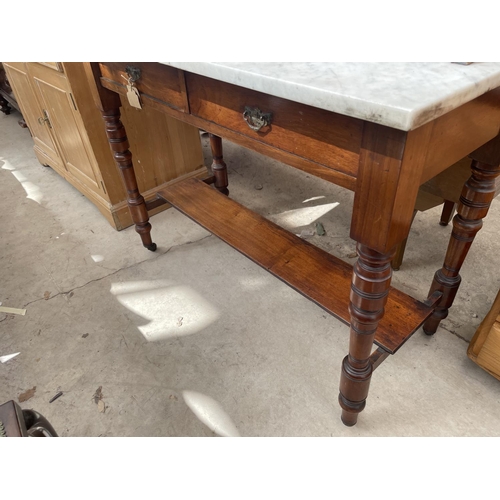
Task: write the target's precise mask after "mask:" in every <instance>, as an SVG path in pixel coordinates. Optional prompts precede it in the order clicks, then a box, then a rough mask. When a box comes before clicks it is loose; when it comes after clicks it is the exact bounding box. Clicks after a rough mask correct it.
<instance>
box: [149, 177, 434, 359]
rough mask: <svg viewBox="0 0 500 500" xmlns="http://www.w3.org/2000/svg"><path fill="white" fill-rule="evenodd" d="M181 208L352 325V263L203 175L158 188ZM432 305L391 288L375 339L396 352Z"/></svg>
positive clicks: (172, 202)
mask: <svg viewBox="0 0 500 500" xmlns="http://www.w3.org/2000/svg"><path fill="white" fill-rule="evenodd" d="M158 196H160V197H162V198H164V199H165V200H166V201H167V202H168V203H170V204H171V205H172V206H173V207H175V208H176V209H177V210H179V211H180V212H182V213H183V214H184V215H186V216H187V217H189V218H190V219H192V220H193V221H195V222H197V223H198V224H200V225H201V226H202V227H204V228H205V229H207V230H208V231H209V232H211V233H212V234H214V235H215V236H217V237H218V238H220V239H221V240H223V241H225V242H226V243H227V244H229V245H230V246H232V247H233V248H235V249H236V250H238V251H239V252H241V253H242V254H243V255H245V256H246V257H248V258H249V259H251V260H252V261H254V262H255V263H256V264H258V265H260V266H261V267H263V268H264V269H266V270H267V271H269V272H270V273H271V274H273V275H274V276H276V277H277V278H279V279H280V280H282V281H284V282H285V283H286V284H287V285H289V286H290V287H292V288H293V289H294V290H296V291H298V292H299V293H301V294H302V295H304V296H305V297H306V298H308V299H310V300H312V301H313V302H315V303H316V304H318V305H319V306H320V307H322V308H323V309H324V310H325V311H327V312H328V313H330V314H332V315H333V316H335V317H336V318H338V319H340V320H341V321H342V322H344V323H345V324H347V325H349V322H350V316H349V309H348V306H349V291H350V288H351V276H352V267H351V266H350V265H349V264H347V263H345V262H344V261H342V260H340V259H338V258H337V257H334V256H333V255H331V254H329V253H327V252H325V251H324V250H321V249H320V248H318V247H316V246H314V245H312V244H311V243H309V242H307V241H304V240H302V239H300V238H299V237H297V236H295V235H294V234H292V233H290V232H289V231H287V230H285V229H283V228H281V227H280V226H278V225H276V224H274V223H272V222H270V221H268V220H267V219H265V218H264V217H262V216H260V215H258V214H256V213H254V212H252V211H251V210H249V209H247V208H245V207H244V206H242V205H240V204H239V203H237V202H235V201H234V200H232V199H230V198H228V197H227V196H224V195H223V194H221V193H219V192H218V191H217V190H216V189H213V188H212V187H210V186H208V185H207V184H206V183H204V182H203V181H200V180H198V179H187V180H185V181H182V182H179V183H177V184H175V185H172V186H169V187H166V188H165V189H162V190H160V191H159V192H158ZM432 311H433V308H432V307H428V306H426V305H425V304H423V303H422V302H419V301H418V300H416V299H414V298H412V297H410V296H409V295H406V294H405V293H403V292H401V291H399V290H396V289H395V288H392V287H391V289H390V292H389V297H388V300H387V305H386V308H385V315H384V317H383V319H382V320H381V321H380V324H379V327H378V329H377V333H376V335H375V343H376V344H377V345H379V346H380V347H381V348H383V349H384V350H385V351H387V352H388V353H390V354H394V353H395V352H396V351H397V350H398V349H399V348H400V347H401V345H403V343H404V342H406V340H408V338H409V337H410V336H411V335H412V334H413V333H414V332H415V331H416V330H418V328H419V327H420V326H421V325H422V323H423V322H424V321H425V320H426V319H427V317H428V316H429V315H430V314H431V313H432Z"/></svg>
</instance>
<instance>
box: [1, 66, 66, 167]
mask: <svg viewBox="0 0 500 500" xmlns="http://www.w3.org/2000/svg"><path fill="white" fill-rule="evenodd" d="M3 66H4V68H5V71H6V73H7V77H8V79H9V83H10V85H11V87H12V90H13V92H14V95H15V96H16V100H17V102H18V104H19V107H20V108H21V111H22V113H23V117H24V119H25V120H26V123H27V124H28V127H29V129H30V132H31V135H32V137H33V141H34V143H35V152H36V153H37V157H38V159H39V160H40V161H41V162H42V163H44V164H46V165H50V166H51V167H53V168H55V169H58V170H60V169H62V168H63V167H62V164H63V162H62V160H61V158H60V156H59V154H58V152H57V148H56V145H55V142H54V139H53V137H52V135H51V131H50V128H49V125H48V123H47V121H39V119H40V120H41V119H42V118H43V111H42V107H41V106H40V104H39V102H38V101H37V98H36V96H35V94H34V92H33V89H32V87H31V85H30V82H29V76H28V74H27V69H26V65H25V63H3Z"/></svg>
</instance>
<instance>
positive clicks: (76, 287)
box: [0, 234, 212, 322]
mask: <svg viewBox="0 0 500 500" xmlns="http://www.w3.org/2000/svg"><path fill="white" fill-rule="evenodd" d="M210 236H212V235H211V234H208V235H207V236H204V237H203V238H200V239H199V240H194V241H187V242H186V243H180V244H179V245H172V246H171V247H169V248H167V249H166V250H165V251H164V252H162V253H160V254H158V255H157V258H159V257H163V256H164V255H166V254H167V253H168V252H170V250H173V249H174V248H179V247H182V246H184V245H191V244H193V243H199V242H200V241H203V240H206V239H207V238H210ZM148 261H149V259H145V260H141V261H140V262H135V263H134V264H131V265H130V266H127V267H121V268H120V269H117V270H116V271H113V272H112V273H109V274H106V275H105V276H101V277H100V278H95V279H93V280H90V281H88V282H87V283H84V284H83V285H80V286H75V287H74V288H71V290H66V291H63V292H58V293H56V294H55V295H52V296H51V297H49V298H48V299H46V298H45V297H41V298H39V299H35V300H32V301H30V302H28V303H27V304H25V305H24V306H23V309H26V308H27V307H28V306H29V305H30V304H33V303H35V302H40V301H42V300H52V299H55V298H56V297H58V296H59V295H67V294H69V293H71V292H73V291H74V290H79V289H80V288H84V287H86V286H87V285H90V284H91V283H95V282H96V281H101V280H103V279H106V278H109V277H110V276H113V275H114V274H117V273H119V272H120V271H126V270H128V269H131V268H133V267H135V266H138V265H140V264H144V262H148ZM4 319H7V318H4ZM1 321H4V320H0V322H1Z"/></svg>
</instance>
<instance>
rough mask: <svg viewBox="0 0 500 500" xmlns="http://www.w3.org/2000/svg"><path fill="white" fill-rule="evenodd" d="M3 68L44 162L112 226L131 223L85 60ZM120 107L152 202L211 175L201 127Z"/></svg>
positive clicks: (145, 193)
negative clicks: (181, 183)
mask: <svg viewBox="0 0 500 500" xmlns="http://www.w3.org/2000/svg"><path fill="white" fill-rule="evenodd" d="M3 66H4V68H5V71H6V73H7V76H8V79H9V82H10V85H11V87H12V90H13V92H14V94H15V96H16V99H17V101H18V104H19V106H20V108H21V111H22V113H23V116H24V119H25V120H26V123H27V125H28V127H29V129H30V132H31V135H32V137H33V142H34V151H35V154H36V156H37V158H38V160H39V161H40V163H42V164H43V165H46V166H50V167H52V168H53V169H54V170H56V171H57V172H58V173H59V174H60V175H61V176H63V177H64V178H65V179H66V180H67V181H69V182H70V183H71V184H72V185H73V186H75V187H76V188H77V189H78V190H79V191H80V192H81V193H82V194H84V195H85V196H86V197H87V198H88V199H89V200H90V201H92V202H93V203H94V204H95V205H96V206H97V207H98V208H99V210H100V211H101V213H102V214H103V215H104V216H105V217H106V218H107V220H108V221H109V222H110V224H111V225H112V226H113V227H114V228H116V229H118V230H120V229H123V228H125V227H128V226H130V225H131V224H132V219H131V217H130V213H129V210H128V207H127V202H126V192H125V189H124V186H123V184H122V180H121V177H120V174H119V172H118V169H117V167H116V165H115V163H114V160H113V157H112V154H111V151H110V148H109V144H108V140H107V138H106V134H105V132H104V126H103V122H102V118H101V115H100V112H99V110H98V109H97V108H96V107H95V104H94V101H93V99H92V96H91V92H90V87H89V84H88V81H87V78H86V75H85V72H84V68H83V63H25V62H20V63H5V62H4V63H3ZM121 111H122V121H123V123H124V125H125V127H126V129H127V131H128V135H129V142H130V145H131V151H132V153H133V158H134V162H135V164H136V165H137V166H138V167H139V168H136V175H137V181H138V184H139V187H140V189H141V192H142V194H143V196H144V198H145V199H146V201H148V200H149V199H153V198H154V197H155V196H156V192H157V191H158V190H160V189H161V188H163V187H165V186H166V185H168V184H171V183H175V182H176V181H178V180H180V179H185V178H186V177H203V176H206V173H207V169H206V168H205V166H204V164H203V154H202V149H201V143H200V136H199V131H198V129H196V128H195V127H192V126H190V125H187V124H184V123H181V122H178V121H177V120H175V119H173V118H171V117H167V116H165V115H164V114H162V113H159V112H158V111H155V110H151V109H143V110H137V109H135V108H132V107H130V106H129V104H128V102H123V101H122V108H121ZM146 130H149V131H150V130H155V131H156V133H155V134H147V133H145V131H146ZM167 207H168V205H167V206H162V207H158V208H157V209H155V211H151V214H154V213H156V212H159V211H161V210H164V209H165V208H167Z"/></svg>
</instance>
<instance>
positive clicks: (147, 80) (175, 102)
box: [99, 62, 189, 112]
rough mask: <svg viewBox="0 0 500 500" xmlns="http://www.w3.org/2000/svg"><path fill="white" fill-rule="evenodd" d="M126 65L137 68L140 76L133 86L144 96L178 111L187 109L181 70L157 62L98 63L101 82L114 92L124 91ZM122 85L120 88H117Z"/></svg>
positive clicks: (126, 76)
mask: <svg viewBox="0 0 500 500" xmlns="http://www.w3.org/2000/svg"><path fill="white" fill-rule="evenodd" d="M127 66H132V67H133V68H138V69H139V70H140V71H141V74H140V78H139V79H138V80H137V81H136V82H135V84H134V85H135V86H136V87H137V89H138V90H139V92H141V94H144V95H145V97H149V98H152V99H153V100H156V101H160V102H161V103H163V104H166V105H167V106H169V107H171V108H174V109H177V110H179V111H183V112H187V111H188V109H189V108H188V101H187V96H186V87H185V83H184V75H183V73H182V71H179V70H178V69H176V68H172V67H170V66H165V65H163V64H158V63H115V62H113V63H111V62H110V63H99V68H100V70H101V75H102V80H101V82H102V84H103V86H104V87H107V88H109V89H111V90H114V91H116V92H120V93H125V92H126V89H124V88H123V86H125V85H126V84H127V79H128V75H127V73H126V71H125V68H126V67H127ZM117 85H118V86H120V87H122V88H123V89H122V90H119V89H118V88H117Z"/></svg>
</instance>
